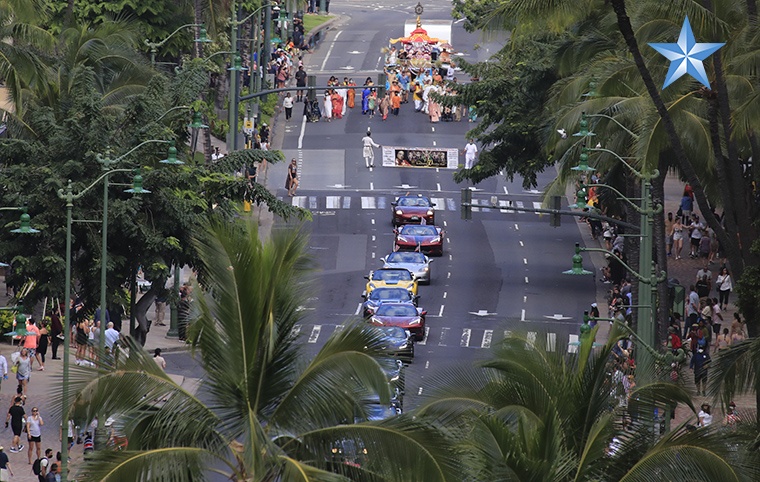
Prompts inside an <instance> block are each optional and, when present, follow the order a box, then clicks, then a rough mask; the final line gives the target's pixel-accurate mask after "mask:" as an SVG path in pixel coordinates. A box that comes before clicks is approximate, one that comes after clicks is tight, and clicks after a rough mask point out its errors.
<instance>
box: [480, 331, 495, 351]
mask: <svg viewBox="0 0 760 482" xmlns="http://www.w3.org/2000/svg"><path fill="white" fill-rule="evenodd" d="M492 339H493V330H486V331H484V332H483V342H482V343H481V344H480V348H490V346H491V340H492Z"/></svg>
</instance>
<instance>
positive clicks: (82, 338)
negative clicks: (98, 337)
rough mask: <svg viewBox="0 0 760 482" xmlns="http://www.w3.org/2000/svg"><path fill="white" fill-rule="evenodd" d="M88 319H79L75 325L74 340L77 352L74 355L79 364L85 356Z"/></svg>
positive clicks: (88, 327)
mask: <svg viewBox="0 0 760 482" xmlns="http://www.w3.org/2000/svg"><path fill="white" fill-rule="evenodd" d="M88 321H89V320H85V319H81V320H79V321H78V322H77V325H76V342H77V352H76V355H74V356H75V359H76V364H77V365H81V364H82V363H83V362H84V361H85V357H86V356H87V340H88V339H89V337H90V325H89V323H88Z"/></svg>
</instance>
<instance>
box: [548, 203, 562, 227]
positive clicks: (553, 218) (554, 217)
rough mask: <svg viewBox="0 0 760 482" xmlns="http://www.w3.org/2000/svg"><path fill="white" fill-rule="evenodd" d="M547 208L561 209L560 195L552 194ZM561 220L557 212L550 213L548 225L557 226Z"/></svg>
mask: <svg viewBox="0 0 760 482" xmlns="http://www.w3.org/2000/svg"><path fill="white" fill-rule="evenodd" d="M549 209H553V210H555V211H559V210H560V209H562V198H561V197H560V196H552V198H551V201H549ZM561 222H562V215H561V214H559V213H552V214H550V215H549V226H551V227H553V228H558V227H559V226H560V223H561Z"/></svg>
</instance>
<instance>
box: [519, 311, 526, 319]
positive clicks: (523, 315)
mask: <svg viewBox="0 0 760 482" xmlns="http://www.w3.org/2000/svg"><path fill="white" fill-rule="evenodd" d="M520 321H525V310H522V311H521V312H520Z"/></svg>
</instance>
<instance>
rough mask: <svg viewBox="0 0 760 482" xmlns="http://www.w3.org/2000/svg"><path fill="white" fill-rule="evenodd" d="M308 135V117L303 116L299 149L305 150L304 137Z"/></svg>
mask: <svg viewBox="0 0 760 482" xmlns="http://www.w3.org/2000/svg"><path fill="white" fill-rule="evenodd" d="M305 133H306V116H303V121H301V134H300V135H299V136H298V148H299V149H302V148H303V135H304V134H305Z"/></svg>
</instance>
